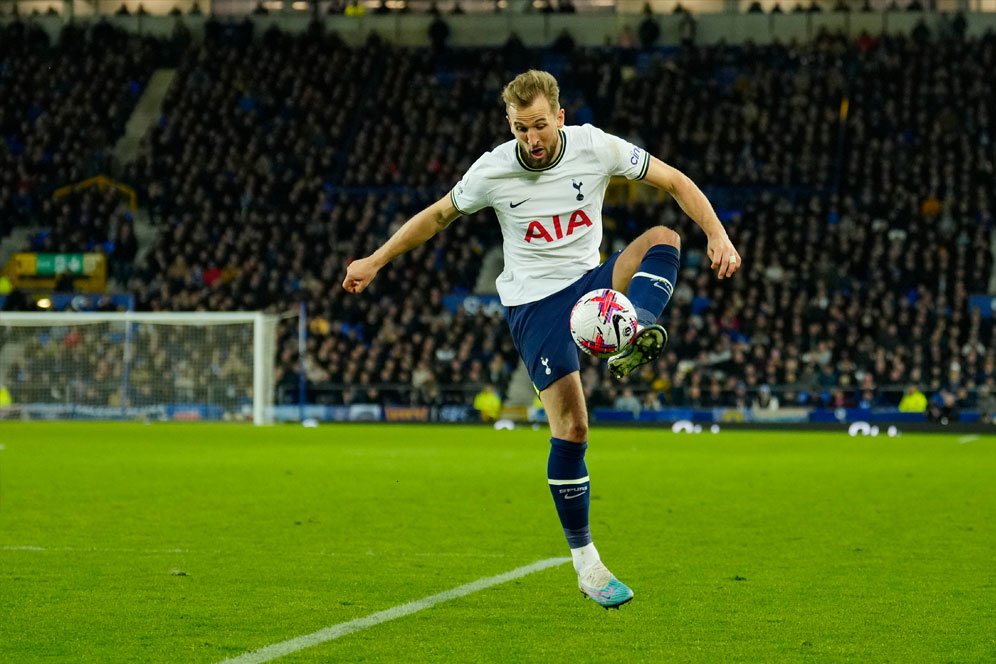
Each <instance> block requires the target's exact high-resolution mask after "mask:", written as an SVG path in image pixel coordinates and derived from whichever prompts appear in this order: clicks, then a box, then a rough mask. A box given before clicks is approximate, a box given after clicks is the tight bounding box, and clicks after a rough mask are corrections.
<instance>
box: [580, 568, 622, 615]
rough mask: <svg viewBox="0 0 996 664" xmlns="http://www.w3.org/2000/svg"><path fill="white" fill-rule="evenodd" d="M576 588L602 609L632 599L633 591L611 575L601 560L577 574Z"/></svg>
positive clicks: (617, 605)
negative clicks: (582, 572)
mask: <svg viewBox="0 0 996 664" xmlns="http://www.w3.org/2000/svg"><path fill="white" fill-rule="evenodd" d="M578 588H580V589H581V593H582V594H583V595H584V596H585V597H587V598H588V599H590V600H594V601H595V602H597V603H598V605H599V606H601V607H602V608H604V609H618V608H619V607H620V606H622V605H623V604H625V603H626V602H628V601H630V600H632V599H633V591H632V590H630V589H629V586H627V585H626V584H625V583H623V582H622V581H620V580H619V579H617V578H616V577H614V576H612V572H610V571H609V570H608V569H606V567H605V565H603V564H602V562H601V561H599V562H597V563H595V564H594V565H592V566H591V567H590V568H588V569H587V570H585V572H584V574H581V575H579V576H578Z"/></svg>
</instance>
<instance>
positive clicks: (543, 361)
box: [540, 357, 553, 376]
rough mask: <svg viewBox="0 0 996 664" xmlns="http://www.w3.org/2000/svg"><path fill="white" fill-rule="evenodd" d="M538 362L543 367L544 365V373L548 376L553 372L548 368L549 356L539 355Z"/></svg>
mask: <svg viewBox="0 0 996 664" xmlns="http://www.w3.org/2000/svg"><path fill="white" fill-rule="evenodd" d="M540 364H542V365H543V366H544V367H546V371H545V373H546V375H547V376H549V375H550V374H552V373H553V370H552V369H551V368H550V358H549V357H541V358H540Z"/></svg>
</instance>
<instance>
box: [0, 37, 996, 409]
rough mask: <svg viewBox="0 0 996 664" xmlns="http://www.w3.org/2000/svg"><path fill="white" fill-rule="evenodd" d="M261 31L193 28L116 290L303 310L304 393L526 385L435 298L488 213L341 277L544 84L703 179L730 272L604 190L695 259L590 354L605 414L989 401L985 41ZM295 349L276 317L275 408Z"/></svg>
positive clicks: (174, 305) (361, 397) (401, 397)
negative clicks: (645, 315) (539, 39)
mask: <svg viewBox="0 0 996 664" xmlns="http://www.w3.org/2000/svg"><path fill="white" fill-rule="evenodd" d="M251 36H252V35H251V34H249V35H247V34H246V33H245V29H244V28H241V29H224V30H220V29H219V30H209V31H208V38H207V39H206V41H205V42H204V43H203V44H200V45H195V46H192V47H191V48H190V49H189V50H188V51H187V52H186V53H185V54H184V56H183V58H182V62H181V63H180V66H179V71H178V74H177V78H176V81H175V83H174V86H173V88H172V89H171V91H170V93H169V95H168V97H167V99H166V102H165V106H164V110H163V116H162V118H161V120H160V122H159V123H158V125H157V126H156V127H155V128H154V129H153V130H152V132H151V133H150V134H149V136H148V137H147V144H148V145H147V147H148V154H147V155H146V156H145V157H143V158H142V159H140V160H139V161H137V162H135V163H134V164H131V165H130V166H129V167H128V169H127V174H128V179H129V182H130V183H132V184H134V185H136V186H138V188H139V189H140V190H141V191H142V192H143V198H144V201H145V202H146V204H147V205H148V207H149V209H150V212H151V214H152V216H153V218H154V220H155V221H156V223H157V224H158V226H159V228H160V232H161V236H160V240H159V241H158V243H157V244H156V245H155V247H153V248H152V249H151V251H150V252H149V255H148V260H147V262H146V263H145V264H144V265H137V266H135V271H134V276H132V278H131V280H130V281H129V286H130V288H131V289H132V291H133V293H134V294H135V297H136V301H137V303H138V306H139V307H140V308H142V309H149V310H165V311H174V310H191V309H205V310H232V309H236V310H238V309H259V308H266V309H270V310H281V311H283V310H287V309H289V308H291V307H292V306H293V305H294V303H295V302H301V303H303V304H305V305H306V306H307V310H308V312H309V317H310V320H311V325H310V332H311V333H310V335H309V341H308V354H307V357H306V358H305V362H304V366H305V368H306V375H307V379H308V381H307V382H308V385H309V390H310V397H311V399H312V400H316V401H329V402H334V403H359V402H366V401H375V402H382V403H391V402H401V403H412V402H414V403H443V402H447V401H456V400H460V401H462V402H465V403H466V402H469V401H470V398H471V397H472V395H473V394H474V393H475V392H476V391H478V390H479V389H480V387H481V386H482V385H484V384H488V383H490V384H495V385H497V386H498V390H499V392H500V393H502V394H504V392H505V390H506V389H507V385H508V379H509V376H510V375H511V373H512V372H513V371H514V369H515V367H516V366H517V356H516V354H515V351H514V348H513V347H512V345H511V341H510V337H509V334H508V331H507V328H506V326H505V324H504V322H503V321H501V320H499V318H498V317H496V316H493V315H489V314H487V313H482V312H478V313H476V314H473V315H469V314H467V313H466V312H464V311H462V310H457V311H455V312H454V311H451V310H449V309H447V308H446V307H445V306H444V305H443V298H444V296H446V295H448V294H452V293H461V292H470V291H473V289H474V288H475V285H476V283H477V279H478V274H479V272H480V268H481V264H482V260H483V257H484V255H485V254H486V252H487V251H488V250H489V249H491V248H493V247H495V246H498V245H499V243H500V234H499V232H498V228H497V224H496V223H495V221H494V218H493V215H492V213H491V212H490V211H485V212H482V213H478V214H475V215H472V216H471V217H470V218H467V219H461V220H459V221H458V222H456V223H455V224H453V225H452V226H451V227H450V228H449V229H447V230H446V231H445V232H443V233H441V234H440V235H439V236H438V237H437V238H436V239H434V240H433V241H432V242H431V243H429V244H428V245H426V246H424V247H423V248H421V249H419V250H416V251H414V252H412V253H411V254H409V255H407V256H405V257H403V258H401V259H400V260H398V261H397V262H396V263H394V264H392V266H391V267H390V268H389V269H387V270H385V271H383V272H382V274H381V275H380V276H379V277H378V279H377V281H375V282H374V284H373V286H372V288H371V289H370V290H369V291H368V292H367V293H366V294H365V295H364V296H363V297H351V296H346V294H345V293H344V292H343V291H342V289H341V280H342V274H343V272H344V268H345V265H346V264H347V263H348V261H349V260H351V259H352V258H354V257H358V256H362V255H366V254H367V253H369V252H370V251H371V250H372V249H373V248H375V247H376V246H377V245H379V243H380V242H381V241H382V240H383V239H384V237H386V236H387V235H388V234H389V233H390V232H392V231H393V230H394V229H396V228H397V227H398V226H399V225H400V224H401V223H402V222H403V221H404V220H405V219H406V218H407V217H408V216H409V215H411V214H412V213H414V212H415V211H417V210H418V209H420V208H421V207H422V206H424V205H425V204H426V203H428V202H430V201H432V200H434V199H435V198H437V197H438V196H440V195H443V194H445V192H446V191H447V190H448V189H449V188H450V187H451V186H452V185H453V183H454V182H455V181H456V180H457V179H458V178H459V176H460V174H461V173H462V172H463V171H464V170H465V169H466V168H467V167H468V166H469V165H470V163H472V161H473V159H474V158H476V156H477V155H479V154H480V153H482V152H483V151H485V150H487V149H489V148H490V147H491V146H493V145H495V144H497V143H499V142H502V141H504V140H506V139H507V126H506V125H505V123H504V118H503V113H502V109H501V108H500V106H499V105H498V102H497V99H498V95H499V91H500V88H501V85H502V83H503V82H504V81H505V80H507V78H508V77H509V76H510V75H511V73H513V72H515V71H519V70H521V69H524V68H526V67H528V66H541V67H544V68H547V69H551V70H553V71H554V73H555V74H556V75H557V76H558V78H559V79H560V81H561V84H562V91H563V99H562V101H563V105H564V106H565V107H566V108H567V109H568V122H572V123H580V122H586V121H588V122H594V123H596V124H598V125H600V126H602V127H603V128H605V129H606V130H608V131H612V132H614V133H617V134H619V135H621V136H624V137H627V138H630V139H631V140H633V141H634V142H638V143H640V144H643V145H646V146H647V147H648V149H649V150H651V151H652V152H653V153H655V154H657V155H659V156H660V157H662V158H663V159H665V160H666V161H668V162H670V163H672V164H674V165H675V166H677V167H678V168H680V169H682V170H684V171H685V172H687V173H688V174H689V175H690V176H691V177H692V178H693V179H694V180H695V181H696V182H698V183H699V184H700V185H701V186H703V187H704V188H705V189H706V190H707V193H709V194H710V196H711V198H712V199H713V200H714V202H715V203H716V206H717V208H718V210H719V212H720V214H721V217H722V218H723V219H724V221H725V222H726V223H727V225H728V227H729V228H730V234H731V237H732V238H733V240H734V241H735V242H736V243H737V244H738V247H739V248H740V250H741V252H742V254H743V256H744V258H745V261H746V265H745V268H746V269H745V271H744V272H743V273H742V274H740V275H738V276H737V277H736V278H735V279H733V280H731V281H724V282H717V281H716V280H715V279H714V278H713V277H711V276H710V275H709V270H708V265H707V262H706V261H705V260H704V254H703V250H704V238H702V237H701V233H700V232H699V231H698V230H697V229H696V228H694V226H693V225H692V224H691V222H690V221H688V220H687V219H685V218H684V216H683V215H682V214H681V213H680V210H679V209H678V208H677V206H675V205H674V204H673V203H667V204H664V205H661V204H660V201H659V199H658V198H657V197H656V196H655V194H654V192H652V191H651V190H647V192H649V193H647V192H644V193H636V194H629V195H624V196H621V197H619V196H617V197H615V198H614V203H613V204H612V205H611V206H610V207H609V208H608V209H607V210H606V233H605V245H604V247H603V249H604V251H605V252H610V251H612V250H615V249H617V248H620V247H621V246H624V244H625V242H626V241H628V240H629V239H631V238H632V237H635V236H636V235H637V234H639V233H640V232H641V231H642V230H644V229H646V228H648V227H649V226H651V225H653V224H656V223H665V224H668V225H671V226H673V227H675V228H677V229H678V230H679V231H680V232H681V234H682V237H683V240H684V242H683V244H684V259H683V261H684V262H683V269H682V273H681V280H680V283H679V285H678V288H677V289H676V291H675V295H674V299H673V301H672V304H671V306H670V307H669V311H668V313H667V314H666V316H667V326H668V327H669V329H670V331H671V345H670V346H669V349H668V351H667V353H666V356H665V357H663V358H662V359H661V360H660V361H659V362H658V363H657V365H656V366H655V367H647V368H646V369H645V371H644V372H643V373H642V374H641V376H640V377H639V378H636V379H631V380H630V382H629V384H628V385H626V386H620V385H618V384H615V383H613V382H612V381H611V380H610V379H609V377H608V374H607V372H605V371H604V363H600V362H596V361H594V360H587V361H586V362H585V363H584V368H583V376H582V378H583V384H584V386H585V390H586V393H587V395H588V397H589V399H590V400H591V403H592V404H593V405H595V406H599V405H609V406H611V405H617V404H622V405H624V406H629V407H631V406H632V404H633V402H634V401H635V402H636V403H637V404H638V405H639V406H641V407H646V408H656V407H660V405H662V404H675V405H693V406H714V405H724V406H744V407H747V406H750V405H752V404H754V403H755V402H758V403H759V404H760V405H761V406H762V407H770V406H771V405H773V404H774V403H781V405H783V406H784V405H794V404H800V405H814V404H820V405H824V406H828V407H842V406H851V405H881V404H887V403H888V404H892V405H895V404H898V402H899V398H900V396H901V393H902V391H903V390H904V389H906V387H907V386H908V385H910V384H913V385H918V386H920V387H921V388H922V389H923V390H924V391H926V392H928V393H929V394H930V395H931V396H932V397H933V396H936V397H937V398H938V399H941V400H943V398H945V397H943V396H942V395H944V394H947V395H951V397H952V398H954V399H955V400H956V401H958V402H959V403H963V404H967V405H971V404H970V403H969V400H970V398H972V397H971V395H972V394H974V392H973V390H972V388H976V387H981V386H989V389H991V388H992V386H993V381H994V378H996V370H994V364H996V350H994V349H996V343H994V341H996V339H994V338H993V334H994V328H993V325H992V323H991V320H989V319H983V318H981V317H980V316H979V315H978V313H977V312H970V311H969V310H968V308H967V304H966V298H967V295H968V294H969V293H979V292H987V291H988V285H989V281H990V274H991V272H992V270H993V265H992V255H991V252H990V250H989V237H990V233H991V232H992V230H993V228H992V226H993V219H992V210H993V209H994V202H996V201H994V199H993V197H994V192H993V190H992V187H991V186H990V185H991V182H992V179H993V164H994V163H996V148H994V144H993V138H994V129H996V127H994V120H993V118H994V117H996V116H994V113H996V108H994V101H993V100H994V99H996V90H993V85H994V84H993V81H992V78H991V77H988V76H987V75H986V74H985V72H988V71H991V70H992V68H993V65H994V64H996V63H994V62H993V60H994V57H996V39H994V38H993V36H992V35H989V36H986V37H984V38H981V39H968V40H965V39H962V38H960V37H958V36H957V35H949V36H947V37H946V38H945V39H944V40H939V41H935V42H934V43H932V44H931V48H923V43H922V40H923V39H931V37H930V35H923V34H920V35H919V36H918V37H915V38H910V37H898V36H897V37H871V36H868V35H863V36H862V37H861V38H860V39H858V40H856V41H852V40H848V39H845V38H844V37H842V36H835V35H829V34H822V35H820V36H819V37H818V38H817V39H815V40H814V41H813V42H810V43H806V44H792V45H785V44H775V45H770V46H755V45H746V46H743V47H736V46H727V45H719V46H713V47H684V48H681V49H677V50H675V49H670V50H663V51H660V52H658V53H657V54H656V55H655V56H654V57H651V58H647V59H641V60H640V61H639V62H638V63H636V62H631V61H630V60H628V59H627V57H628V56H627V55H626V53H625V52H624V51H622V50H620V49H580V48H575V49H570V50H568V51H565V52H560V53H554V52H551V51H541V52H538V51H532V50H528V49H525V47H523V46H522V45H521V43H515V42H514V41H512V42H510V44H509V45H507V46H506V48H505V49H503V50H500V51H493V52H487V51H478V50H466V51H460V52H459V54H458V55H459V57H453V56H454V53H452V52H450V53H449V54H448V55H445V54H444V55H440V53H439V52H438V51H432V50H419V49H406V48H399V47H394V46H389V45H387V44H385V43H383V42H381V41H380V40H377V39H376V38H374V39H372V40H371V41H370V43H368V44H367V45H366V46H365V47H363V48H349V47H347V46H345V45H344V44H342V43H341V42H340V41H339V40H338V39H337V38H336V37H335V35H326V34H322V32H321V31H320V30H318V29H314V30H310V31H308V32H307V33H305V34H302V35H288V34H284V33H281V32H279V31H276V30H275V29H271V30H269V31H267V32H266V33H265V34H263V35H260V36H259V39H257V40H255V41H254V40H252V39H251ZM634 64H637V67H635V68H634V66H633V65H634ZM402 88H403V89H407V90H408V91H409V93H408V94H407V95H406V96H405V98H404V103H398V102H397V101H393V100H392V95H393V91H394V90H397V89H402ZM845 98H846V100H847V103H846V104H844V105H842V103H841V102H842V101H843V100H844V99H845ZM2 103H3V102H0V104H2ZM6 158H8V159H9V158H10V155H9V151H8V155H7V157H6ZM5 200H9V197H8V198H5ZM0 204H2V201H0ZM115 228H116V226H115ZM292 337H293V330H292V329H291V327H290V326H289V325H288V326H287V327H286V328H285V329H284V330H283V333H282V343H281V350H280V369H279V372H278V379H279V380H280V383H281V385H282V386H283V388H284V393H286V394H288V395H290V394H291V393H292V392H294V390H296V385H297V381H298V378H297V371H298V366H299V362H298V358H297V349H296V345H295V342H294V340H293V338H292ZM886 386H888V387H889V388H890V389H891V390H893V391H890V392H885V391H883V388H884V387H886ZM772 388H773V389H772ZM773 393H774V396H773ZM294 397H295V398H296V393H294ZM288 398H291V397H290V396H288Z"/></svg>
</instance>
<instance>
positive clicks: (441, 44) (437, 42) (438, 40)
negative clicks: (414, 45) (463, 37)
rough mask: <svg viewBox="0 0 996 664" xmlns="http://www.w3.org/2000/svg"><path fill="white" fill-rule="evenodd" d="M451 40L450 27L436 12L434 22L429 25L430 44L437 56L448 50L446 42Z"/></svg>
mask: <svg viewBox="0 0 996 664" xmlns="http://www.w3.org/2000/svg"><path fill="white" fill-rule="evenodd" d="M449 38H450V26H449V25H447V24H446V21H444V20H443V17H442V16H440V15H439V12H438V11H436V13H435V14H434V18H433V19H432V22H431V23H430V24H429V44H431V45H432V50H433V51H434V52H436V53H437V54H439V53H442V52H443V51H445V50H446V40H448V39H449Z"/></svg>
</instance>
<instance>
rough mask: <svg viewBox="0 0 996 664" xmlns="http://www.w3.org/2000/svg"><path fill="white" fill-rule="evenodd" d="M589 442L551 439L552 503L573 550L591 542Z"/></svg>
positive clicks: (550, 472)
mask: <svg viewBox="0 0 996 664" xmlns="http://www.w3.org/2000/svg"><path fill="white" fill-rule="evenodd" d="M586 449H588V443H572V442H570V441H567V440H561V439H560V438H551V439H550V460H549V461H548V462H547V466H546V476H547V478H548V480H549V482H550V493H552V494H553V504H554V505H555V506H556V507H557V515H558V516H559V517H560V525H562V526H563V527H564V535H565V536H567V545H568V546H569V547H570V548H572V549H577V548H579V547H582V546H585V545H586V544H591V530H590V529H589V527H588V507H589V505H590V500H589V496H588V489H589V482H588V467H587V466H586V465H585V463H584V452H585V450H586Z"/></svg>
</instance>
